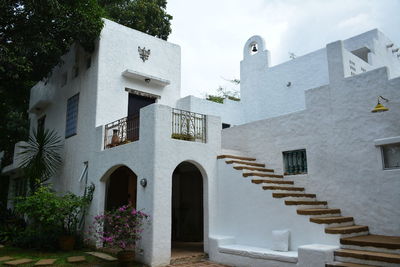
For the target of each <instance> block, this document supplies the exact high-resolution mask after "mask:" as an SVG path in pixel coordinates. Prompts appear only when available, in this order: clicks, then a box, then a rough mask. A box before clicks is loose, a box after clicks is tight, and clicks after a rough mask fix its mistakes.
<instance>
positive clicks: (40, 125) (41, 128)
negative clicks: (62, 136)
mask: <svg viewBox="0 0 400 267" xmlns="http://www.w3.org/2000/svg"><path fill="white" fill-rule="evenodd" d="M45 121H46V115H44V116H42V117H41V118H40V119H38V121H37V131H38V132H39V131H44V123H45Z"/></svg>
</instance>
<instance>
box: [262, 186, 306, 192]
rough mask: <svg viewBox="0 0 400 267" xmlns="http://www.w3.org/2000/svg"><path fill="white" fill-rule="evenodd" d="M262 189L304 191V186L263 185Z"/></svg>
mask: <svg viewBox="0 0 400 267" xmlns="http://www.w3.org/2000/svg"><path fill="white" fill-rule="evenodd" d="M262 188H263V189H264V190H283V191H304V187H293V186H267V185H265V186H263V187H262Z"/></svg>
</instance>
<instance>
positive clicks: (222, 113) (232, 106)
mask: <svg viewBox="0 0 400 267" xmlns="http://www.w3.org/2000/svg"><path fill="white" fill-rule="evenodd" d="M176 107H177V108H179V109H183V110H190V111H192V112H197V113H201V114H207V115H213V116H219V117H221V121H222V122H223V123H228V124H230V125H239V124H242V123H243V122H244V121H243V112H242V104H241V102H240V101H233V100H229V99H224V102H223V104H220V103H216V102H212V101H209V100H206V99H202V98H198V97H195V96H191V95H190V96H186V97H184V98H181V99H179V100H178V102H177V105H176Z"/></svg>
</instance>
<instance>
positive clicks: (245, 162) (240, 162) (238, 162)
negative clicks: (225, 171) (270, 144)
mask: <svg viewBox="0 0 400 267" xmlns="http://www.w3.org/2000/svg"><path fill="white" fill-rule="evenodd" d="M225 162H226V164H233V163H237V164H244V165H249V166H256V167H265V164H263V163H257V162H248V161H240V160H226V161H225Z"/></svg>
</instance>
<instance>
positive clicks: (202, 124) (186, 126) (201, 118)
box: [171, 108, 207, 143]
mask: <svg viewBox="0 0 400 267" xmlns="http://www.w3.org/2000/svg"><path fill="white" fill-rule="evenodd" d="M206 134H207V132H206V115H204V114H199V113H195V112H190V111H186V110H180V109H175V108H174V109H173V110H172V135H171V137H172V138H174V139H180V140H185V141H194V142H202V143H206Z"/></svg>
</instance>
